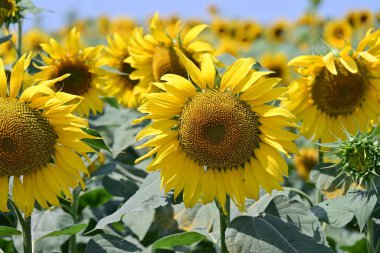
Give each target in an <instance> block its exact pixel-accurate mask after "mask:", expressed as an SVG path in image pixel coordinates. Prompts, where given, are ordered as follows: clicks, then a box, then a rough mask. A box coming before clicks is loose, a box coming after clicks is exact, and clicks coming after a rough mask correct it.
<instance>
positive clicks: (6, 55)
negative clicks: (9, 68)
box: [0, 33, 17, 65]
mask: <svg viewBox="0 0 380 253" xmlns="http://www.w3.org/2000/svg"><path fill="white" fill-rule="evenodd" d="M10 34H12V38H11V39H10V40H8V41H6V42H4V43H1V44H0V58H1V59H2V60H3V62H4V64H6V65H8V64H12V63H14V62H15V61H16V60H17V50H16V47H15V46H14V45H16V44H17V36H16V35H15V34H14V33H10ZM5 35H8V34H7V33H6V34H5Z"/></svg>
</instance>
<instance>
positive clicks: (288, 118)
mask: <svg viewBox="0 0 380 253" xmlns="http://www.w3.org/2000/svg"><path fill="white" fill-rule="evenodd" d="M176 51H177V53H178V55H179V57H180V58H181V61H182V63H183V64H184V66H185V68H186V70H187V71H188V73H189V76H190V78H191V81H190V80H188V79H186V78H183V77H182V76H179V75H175V74H167V75H165V76H163V77H162V80H163V81H166V82H165V83H155V85H157V86H158V87H160V88H161V89H163V90H164V91H165V92H163V93H151V94H148V95H146V100H145V102H144V103H143V105H142V106H141V107H140V108H139V110H140V111H141V112H142V113H146V114H147V115H146V116H144V117H142V118H140V119H138V120H137V121H136V122H139V121H141V120H144V119H152V120H153V121H152V123H151V124H150V125H149V126H147V127H146V128H145V129H143V130H142V131H141V132H140V133H139V134H138V135H137V139H138V140H140V139H142V138H144V137H147V136H153V138H151V139H150V140H148V141H147V142H145V143H144V144H143V145H141V146H140V147H138V148H145V147H151V148H152V149H151V150H150V151H149V152H148V153H147V154H145V155H144V156H142V157H140V158H139V159H137V160H136V162H139V161H141V160H143V159H145V158H147V157H150V156H153V155H155V158H154V159H153V161H152V162H151V163H150V164H149V166H148V167H147V170H148V171H155V170H160V171H161V185H162V187H165V192H168V191H169V190H171V189H174V196H175V197H177V196H178V194H179V193H180V192H183V199H184V203H185V205H186V207H192V206H194V204H195V203H197V202H198V201H199V199H201V201H202V203H203V204H206V203H209V202H211V201H213V200H214V199H216V200H218V202H219V203H220V204H221V206H224V204H225V201H226V194H227V195H229V196H230V197H231V199H232V200H233V201H234V202H235V203H236V205H237V206H238V207H239V209H240V210H244V209H245V198H246V197H248V198H254V199H257V198H258V197H259V189H260V186H262V187H263V188H264V189H265V190H266V191H267V192H271V191H272V190H273V189H281V185H280V182H282V181H283V176H286V175H287V174H288V168H287V164H286V162H285V159H284V158H283V157H282V156H281V154H280V153H283V154H285V155H288V152H296V151H297V147H296V146H295V144H294V143H293V142H292V140H294V139H295V138H296V137H297V136H296V135H295V134H293V133H290V132H288V131H286V130H285V129H283V128H284V127H285V126H294V123H293V122H292V119H294V118H295V117H294V115H293V114H291V113H290V112H288V111H287V110H285V109H283V108H278V107H275V106H272V105H269V104H267V102H270V101H272V100H274V99H278V98H279V97H280V96H281V94H283V93H284V92H285V91H286V89H287V88H273V87H274V86H275V85H276V84H278V83H279V82H280V79H279V78H266V76H267V75H268V74H269V72H254V71H253V70H251V68H252V66H253V64H254V63H255V61H254V60H253V59H252V58H246V59H239V60H237V61H236V62H235V63H233V64H232V65H231V66H230V67H229V68H227V70H226V72H225V73H224V74H223V75H222V76H218V73H217V72H216V69H215V63H214V62H213V60H212V56H210V55H209V54H204V55H203V56H202V61H201V67H200V68H198V67H197V66H196V65H195V64H194V62H193V61H192V60H190V59H189V58H187V57H186V56H185V55H184V54H182V53H181V52H180V50H176ZM219 82H220V83H219Z"/></svg>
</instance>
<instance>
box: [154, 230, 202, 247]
mask: <svg viewBox="0 0 380 253" xmlns="http://www.w3.org/2000/svg"><path fill="white" fill-rule="evenodd" d="M204 239H207V237H206V236H205V235H202V234H199V233H197V232H184V233H179V234H175V235H169V236H167V237H164V238H161V239H160V240H158V241H156V242H155V243H154V244H153V249H172V248H173V247H175V246H190V245H192V244H194V243H197V242H200V241H202V240H204Z"/></svg>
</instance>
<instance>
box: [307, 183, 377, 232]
mask: <svg viewBox="0 0 380 253" xmlns="http://www.w3.org/2000/svg"><path fill="white" fill-rule="evenodd" d="M376 202H377V196H376V193H375V192H374V191H371V192H365V191H361V190H356V191H350V192H348V193H347V194H346V195H345V196H341V197H337V198H335V199H330V200H326V201H323V202H321V203H319V204H318V205H316V206H314V207H312V209H311V211H312V212H313V213H314V214H315V215H316V216H317V217H318V218H319V219H320V220H322V221H324V222H326V223H327V224H329V225H331V226H333V227H343V226H345V225H346V224H347V223H349V222H350V221H351V220H352V219H353V218H354V217H356V219H357V221H358V225H359V228H360V231H363V228H364V226H365V224H366V222H367V220H368V218H369V217H370V215H371V213H372V211H373V210H374V208H375V205H376Z"/></svg>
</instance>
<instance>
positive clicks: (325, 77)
mask: <svg viewBox="0 0 380 253" xmlns="http://www.w3.org/2000/svg"><path fill="white" fill-rule="evenodd" d="M355 62H356V64H357V66H358V72H357V73H355V74H353V73H351V72H349V71H348V70H347V69H346V68H345V67H344V66H343V64H342V63H341V62H340V61H339V60H335V66H336V70H337V73H338V74H337V75H333V74H331V73H330V72H329V71H328V70H327V69H326V68H324V69H323V70H322V71H321V72H320V73H319V74H318V75H317V76H316V78H315V81H314V85H313V86H312V89H311V97H312V99H313V100H314V103H315V105H316V106H317V107H318V109H319V110H321V111H322V112H325V113H326V114H328V115H330V116H331V117H338V116H339V115H341V116H345V115H349V114H351V113H353V112H354V111H355V109H356V108H357V107H358V106H360V105H361V103H362V102H363V99H364V96H365V93H366V90H367V86H368V73H367V69H366V67H365V65H364V64H363V63H362V62H361V61H359V60H356V61H355Z"/></svg>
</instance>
